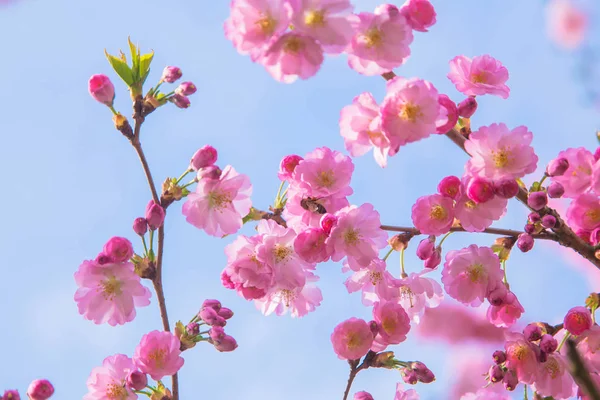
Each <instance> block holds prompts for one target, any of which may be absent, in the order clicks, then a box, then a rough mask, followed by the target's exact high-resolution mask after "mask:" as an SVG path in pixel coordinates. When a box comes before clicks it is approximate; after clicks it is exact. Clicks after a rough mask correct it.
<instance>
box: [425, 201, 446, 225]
mask: <svg viewBox="0 0 600 400" xmlns="http://www.w3.org/2000/svg"><path fill="white" fill-rule="evenodd" d="M429 216H430V217H431V218H433V219H437V220H438V221H439V220H442V219H444V218H446V217H447V216H448V213H447V212H446V209H445V208H444V207H442V206H440V205H439V204H436V205H434V206H433V207H431V211H430V212H429Z"/></svg>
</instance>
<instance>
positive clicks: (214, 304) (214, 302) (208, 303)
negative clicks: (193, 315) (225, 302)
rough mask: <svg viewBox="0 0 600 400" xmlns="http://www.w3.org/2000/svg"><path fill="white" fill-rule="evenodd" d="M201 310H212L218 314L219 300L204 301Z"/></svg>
mask: <svg viewBox="0 0 600 400" xmlns="http://www.w3.org/2000/svg"><path fill="white" fill-rule="evenodd" d="M202 308H214V309H215V311H217V312H218V311H219V310H220V309H221V302H220V301H219V300H214V299H206V300H204V303H202Z"/></svg>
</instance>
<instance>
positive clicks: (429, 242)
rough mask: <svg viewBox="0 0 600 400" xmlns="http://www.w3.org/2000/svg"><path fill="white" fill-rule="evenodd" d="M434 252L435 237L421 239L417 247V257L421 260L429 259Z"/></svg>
mask: <svg viewBox="0 0 600 400" xmlns="http://www.w3.org/2000/svg"><path fill="white" fill-rule="evenodd" d="M434 250H435V236H429V237H428V238H426V239H423V240H421V241H420V242H419V245H418V246H417V257H419V258H420V259H421V260H423V261H424V260H427V259H428V258H429V257H431V256H432V255H433V251H434Z"/></svg>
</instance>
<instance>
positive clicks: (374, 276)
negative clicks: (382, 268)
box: [369, 271, 383, 286]
mask: <svg viewBox="0 0 600 400" xmlns="http://www.w3.org/2000/svg"><path fill="white" fill-rule="evenodd" d="M369 277H370V278H371V283H372V284H373V286H375V285H377V284H378V283H379V282H381V280H382V279H383V274H382V273H381V272H377V271H375V272H373V271H371V272H369Z"/></svg>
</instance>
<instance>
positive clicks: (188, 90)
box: [175, 82, 197, 96]
mask: <svg viewBox="0 0 600 400" xmlns="http://www.w3.org/2000/svg"><path fill="white" fill-rule="evenodd" d="M196 90H197V89H196V85H194V84H193V83H192V82H182V83H181V84H180V85H179V86H177V89H175V93H178V94H181V95H183V96H190V95H192V94H194V93H196Z"/></svg>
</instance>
